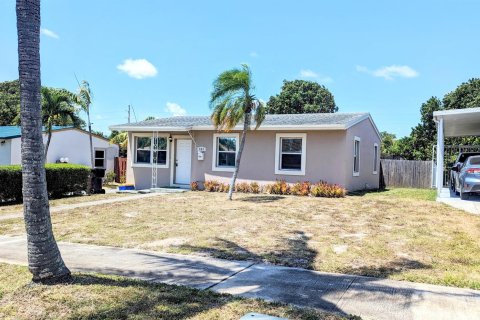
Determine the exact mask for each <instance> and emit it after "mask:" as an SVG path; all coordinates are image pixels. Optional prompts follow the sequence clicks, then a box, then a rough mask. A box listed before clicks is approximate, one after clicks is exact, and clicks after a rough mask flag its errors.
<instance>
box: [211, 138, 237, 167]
mask: <svg viewBox="0 0 480 320" xmlns="http://www.w3.org/2000/svg"><path fill="white" fill-rule="evenodd" d="M238 143H239V135H238V134H237V133H227V134H214V135H213V161H212V170H213V171H233V170H234V169H235V161H236V159H237V151H238Z"/></svg>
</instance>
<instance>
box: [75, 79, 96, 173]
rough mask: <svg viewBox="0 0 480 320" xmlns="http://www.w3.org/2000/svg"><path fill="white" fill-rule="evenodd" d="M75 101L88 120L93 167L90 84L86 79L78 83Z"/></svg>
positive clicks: (92, 164) (92, 165) (92, 163)
mask: <svg viewBox="0 0 480 320" xmlns="http://www.w3.org/2000/svg"><path fill="white" fill-rule="evenodd" d="M77 103H78V104H79V105H80V107H81V108H82V109H83V111H85V112H86V113H87V122H88V134H89V136H90V161H91V167H92V168H93V167H94V158H93V141H92V123H91V122H90V105H91V104H92V91H91V90H90V84H89V83H88V82H87V81H86V80H82V84H79V88H78V93H77Z"/></svg>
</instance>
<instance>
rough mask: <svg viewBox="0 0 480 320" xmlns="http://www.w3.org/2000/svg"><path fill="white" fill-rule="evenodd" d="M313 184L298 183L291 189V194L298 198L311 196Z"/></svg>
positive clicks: (306, 182)
mask: <svg viewBox="0 0 480 320" xmlns="http://www.w3.org/2000/svg"><path fill="white" fill-rule="evenodd" d="M310 187H311V183H310V182H308V181H304V182H300V181H299V182H297V183H295V184H294V185H293V186H292V188H291V193H292V194H293V195H296V196H308V195H309V194H310Z"/></svg>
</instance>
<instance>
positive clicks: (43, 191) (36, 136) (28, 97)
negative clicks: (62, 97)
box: [16, 0, 70, 283]
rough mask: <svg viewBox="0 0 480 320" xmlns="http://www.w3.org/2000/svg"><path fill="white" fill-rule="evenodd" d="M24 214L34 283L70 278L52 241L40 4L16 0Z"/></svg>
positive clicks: (32, 1)
mask: <svg viewBox="0 0 480 320" xmlns="http://www.w3.org/2000/svg"><path fill="white" fill-rule="evenodd" d="M16 11H17V33H18V64H19V67H18V69H19V79H20V117H21V126H22V138H21V139H22V140H21V141H22V142H21V143H22V182H23V190H22V193H23V212H24V219H25V228H26V232H27V243H28V268H29V270H30V272H31V273H32V274H33V281H35V282H42V283H52V282H53V283H55V282H58V281H65V280H67V279H69V278H70V271H69V270H68V268H67V267H66V266H65V263H64V262H63V259H62V256H61V255H60V251H59V250H58V247H57V243H56V242H55V238H54V237H53V232H52V223H51V220H50V210H49V206H48V195H47V182H46V178H45V167H44V162H43V157H42V156H43V137H42V120H41V98H40V87H41V84H40V51H39V50H40V0H17V6H16Z"/></svg>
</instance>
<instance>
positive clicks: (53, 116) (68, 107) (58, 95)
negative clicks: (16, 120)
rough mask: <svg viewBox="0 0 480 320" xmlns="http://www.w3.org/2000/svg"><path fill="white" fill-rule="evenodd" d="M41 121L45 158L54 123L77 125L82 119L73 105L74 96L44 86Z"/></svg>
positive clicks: (64, 91)
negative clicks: (44, 136)
mask: <svg viewBox="0 0 480 320" xmlns="http://www.w3.org/2000/svg"><path fill="white" fill-rule="evenodd" d="M41 92H42V123H43V125H44V126H45V129H46V131H47V136H48V137H47V143H46V145H45V159H46V158H47V153H48V148H49V147H50V141H51V140H52V127H53V126H54V125H67V124H69V123H72V124H73V125H74V126H76V127H78V126H79V125H80V124H81V123H82V120H81V119H80V118H79V117H78V113H77V110H76V108H75V106H74V103H75V96H74V94H73V93H71V92H68V91H66V90H62V89H54V88H45V87H43V88H42V90H41Z"/></svg>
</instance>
